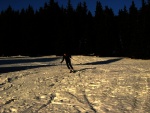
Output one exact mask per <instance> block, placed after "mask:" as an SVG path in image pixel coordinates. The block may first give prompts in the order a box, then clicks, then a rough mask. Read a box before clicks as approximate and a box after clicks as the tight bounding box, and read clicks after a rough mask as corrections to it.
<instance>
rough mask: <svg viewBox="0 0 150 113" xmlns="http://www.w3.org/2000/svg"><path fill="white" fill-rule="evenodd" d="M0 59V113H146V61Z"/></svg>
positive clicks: (149, 103) (149, 90) (149, 89)
mask: <svg viewBox="0 0 150 113" xmlns="http://www.w3.org/2000/svg"><path fill="white" fill-rule="evenodd" d="M60 61H61V56H55V55H52V56H42V57H27V56H19V57H18V56H17V57H16V56H13V57H0V113H149V111H150V96H149V95H150V68H149V67H150V60H141V59H136V60H135V59H130V58H124V57H95V56H81V55H80V56H79V55H77V56H76V55H73V56H72V65H73V67H74V69H75V70H76V73H69V70H68V69H67V66H66V64H65V62H63V64H62V65H61V64H60Z"/></svg>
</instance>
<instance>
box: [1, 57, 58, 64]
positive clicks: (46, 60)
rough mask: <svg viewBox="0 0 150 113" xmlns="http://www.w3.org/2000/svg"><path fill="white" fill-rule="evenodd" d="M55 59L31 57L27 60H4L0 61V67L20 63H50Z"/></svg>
mask: <svg viewBox="0 0 150 113" xmlns="http://www.w3.org/2000/svg"><path fill="white" fill-rule="evenodd" d="M57 59H58V57H57V58H32V57H27V58H23V59H22V58H18V59H16V58H6V59H4V58H3V59H0V65H4V64H18V63H19V64H21V63H33V62H50V61H54V60H57Z"/></svg>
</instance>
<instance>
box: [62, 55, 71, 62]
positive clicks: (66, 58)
mask: <svg viewBox="0 0 150 113" xmlns="http://www.w3.org/2000/svg"><path fill="white" fill-rule="evenodd" d="M70 58H71V55H69V54H64V55H63V58H62V61H61V63H62V62H63V61H64V60H65V61H66V62H70Z"/></svg>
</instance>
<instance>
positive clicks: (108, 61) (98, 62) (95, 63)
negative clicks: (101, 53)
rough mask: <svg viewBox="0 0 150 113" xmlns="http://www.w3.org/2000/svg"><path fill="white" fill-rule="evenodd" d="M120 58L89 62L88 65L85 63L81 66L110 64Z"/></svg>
mask: <svg viewBox="0 0 150 113" xmlns="http://www.w3.org/2000/svg"><path fill="white" fill-rule="evenodd" d="M121 59H122V58H115V59H109V60H106V61H96V62H89V63H85V64H82V65H102V64H110V63H112V62H117V61H119V60H121Z"/></svg>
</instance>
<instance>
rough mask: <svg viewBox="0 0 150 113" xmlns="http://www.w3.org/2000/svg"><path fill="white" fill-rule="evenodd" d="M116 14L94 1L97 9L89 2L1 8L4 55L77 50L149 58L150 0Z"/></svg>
mask: <svg viewBox="0 0 150 113" xmlns="http://www.w3.org/2000/svg"><path fill="white" fill-rule="evenodd" d="M131 2H132V4H131V6H130V7H129V9H127V8H126V6H124V8H123V9H120V10H119V11H118V15H117V16H116V15H114V13H113V10H112V9H111V8H109V7H108V6H105V8H104V9H103V8H102V5H101V3H100V2H99V1H97V2H96V6H95V14H94V15H92V14H91V12H90V11H89V10H88V9H87V5H86V2H83V3H78V5H77V7H76V8H73V7H72V4H71V2H70V0H68V4H67V7H66V8H64V7H63V6H62V7H60V6H59V5H58V3H57V2H55V1H54V0H50V1H49V3H45V5H44V6H43V7H41V8H39V10H37V11H34V10H33V7H32V6H30V5H29V6H28V8H27V9H22V10H20V11H14V10H13V9H12V7H11V6H9V7H8V8H7V9H6V10H5V11H2V12H1V13H0V56H12V55H28V56H42V55H54V54H55V55H60V54H62V53H63V52H65V51H68V52H70V53H71V54H74V55H91V54H94V55H97V56H125V57H132V58H144V59H149V58H150V31H149V29H150V0H148V1H144V0H142V7H141V8H140V9H137V7H136V6H135V3H134V1H131Z"/></svg>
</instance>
